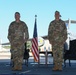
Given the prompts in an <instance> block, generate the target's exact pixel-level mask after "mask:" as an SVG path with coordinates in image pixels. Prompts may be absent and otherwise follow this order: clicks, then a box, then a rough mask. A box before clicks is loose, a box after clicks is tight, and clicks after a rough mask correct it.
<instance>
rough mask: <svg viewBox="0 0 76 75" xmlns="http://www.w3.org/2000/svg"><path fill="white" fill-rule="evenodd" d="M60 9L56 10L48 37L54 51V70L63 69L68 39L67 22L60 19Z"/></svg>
mask: <svg viewBox="0 0 76 75" xmlns="http://www.w3.org/2000/svg"><path fill="white" fill-rule="evenodd" d="M60 17H61V15H60V12H59V11H55V20H53V21H52V22H51V23H50V25H49V28H48V39H49V42H50V43H51V44H52V52H53V62H54V68H53V70H62V62H63V49H64V48H63V47H64V43H65V41H66V39H67V28H66V25H65V22H64V21H63V20H61V19H60Z"/></svg>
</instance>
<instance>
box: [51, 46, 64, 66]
mask: <svg viewBox="0 0 76 75" xmlns="http://www.w3.org/2000/svg"><path fill="white" fill-rule="evenodd" d="M52 51H53V63H54V64H55V65H57V66H58V65H62V62H63V45H53V46H52Z"/></svg>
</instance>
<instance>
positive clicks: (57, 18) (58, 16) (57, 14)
mask: <svg viewBox="0 0 76 75" xmlns="http://www.w3.org/2000/svg"><path fill="white" fill-rule="evenodd" d="M59 18H60V14H59V13H58V12H56V13H55V19H56V20H59Z"/></svg>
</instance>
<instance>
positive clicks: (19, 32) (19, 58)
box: [8, 21, 29, 69]
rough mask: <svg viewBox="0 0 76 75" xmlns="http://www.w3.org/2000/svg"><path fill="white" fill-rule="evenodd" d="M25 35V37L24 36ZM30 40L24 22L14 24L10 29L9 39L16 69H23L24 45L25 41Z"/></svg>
mask: <svg viewBox="0 0 76 75" xmlns="http://www.w3.org/2000/svg"><path fill="white" fill-rule="evenodd" d="M24 34H25V35H24ZM24 37H25V39H26V40H27V39H28V38H29V34H28V27H27V25H26V24H25V23H24V22H23V21H20V22H19V23H17V22H16V21H14V22H12V23H11V24H10V26H9V29H8V39H9V41H10V44H11V56H12V62H13V63H14V68H20V69H22V62H23V55H24V43H25V39H24Z"/></svg>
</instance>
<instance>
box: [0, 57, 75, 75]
mask: <svg viewBox="0 0 76 75" xmlns="http://www.w3.org/2000/svg"><path fill="white" fill-rule="evenodd" d="M10 62H11V60H10V58H9V59H0V75H76V61H71V67H70V66H69V64H68V60H67V61H66V67H64V64H63V71H52V68H53V58H52V56H49V57H48V65H46V64H45V57H43V56H42V57H41V58H40V65H38V63H35V62H34V60H33V57H30V58H29V63H28V67H27V66H26V65H25V60H24V62H23V65H22V66H23V69H22V71H12V70H11V64H10Z"/></svg>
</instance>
